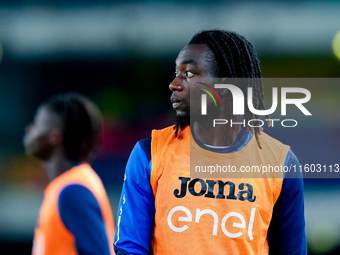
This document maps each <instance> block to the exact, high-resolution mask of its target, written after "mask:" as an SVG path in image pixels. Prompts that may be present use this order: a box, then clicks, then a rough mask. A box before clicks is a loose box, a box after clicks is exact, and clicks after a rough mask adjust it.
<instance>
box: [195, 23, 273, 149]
mask: <svg viewBox="0 0 340 255" xmlns="http://www.w3.org/2000/svg"><path fill="white" fill-rule="evenodd" d="M190 44H206V45H207V46H208V47H209V49H210V50H211V51H212V53H213V54H214V56H215V59H216V62H217V67H214V68H213V71H214V75H216V76H217V77H227V78H231V79H232V80H233V81H234V82H235V83H237V79H238V78H248V82H247V83H243V82H242V83H240V84H239V88H240V89H241V90H242V92H243V94H244V95H247V89H248V87H252V89H253V98H252V99H253V104H254V107H255V109H258V110H264V109H265V106H264V93H263V84H262V79H261V70H260V61H259V59H258V57H257V54H256V52H255V49H254V47H253V46H252V44H251V43H250V42H249V41H247V40H246V39H245V38H244V37H243V36H241V35H239V34H237V33H235V32H229V31H223V30H207V31H202V32H199V33H197V34H195V35H194V36H193V38H192V39H191V40H190V42H189V45H190ZM254 78H255V79H254ZM228 95H229V99H230V100H228V102H229V109H232V100H231V99H232V98H231V93H228ZM267 118H268V119H269V116H267ZM244 119H245V121H246V123H248V121H249V120H251V119H258V116H257V115H255V114H253V113H251V112H250V110H249V109H248V107H247V105H245V115H244ZM254 123H255V125H254V126H257V127H255V128H254V127H249V126H247V130H249V129H250V130H251V131H252V132H253V133H254V134H255V137H256V141H257V144H258V147H259V148H261V149H262V147H261V143H260V139H259V136H258V135H259V134H260V133H261V131H262V128H260V127H258V126H259V121H254ZM247 125H248V124H247ZM268 125H270V122H268Z"/></svg>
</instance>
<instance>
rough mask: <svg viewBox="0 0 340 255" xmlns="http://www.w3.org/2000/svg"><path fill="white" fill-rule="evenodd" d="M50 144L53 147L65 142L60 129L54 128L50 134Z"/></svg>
mask: <svg viewBox="0 0 340 255" xmlns="http://www.w3.org/2000/svg"><path fill="white" fill-rule="evenodd" d="M49 142H50V144H51V145H53V146H58V145H59V144H61V143H62V142H63V135H62V132H61V130H60V129H58V128H53V129H52V130H51V132H50V134H49Z"/></svg>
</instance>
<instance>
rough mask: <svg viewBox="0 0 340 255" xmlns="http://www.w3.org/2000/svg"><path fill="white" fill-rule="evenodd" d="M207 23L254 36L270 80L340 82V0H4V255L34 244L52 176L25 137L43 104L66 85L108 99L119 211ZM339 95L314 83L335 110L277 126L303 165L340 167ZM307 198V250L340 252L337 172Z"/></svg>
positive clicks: (0, 78) (0, 133) (106, 163)
mask: <svg viewBox="0 0 340 255" xmlns="http://www.w3.org/2000/svg"><path fill="white" fill-rule="evenodd" d="M209 28H222V29H229V30H234V31H236V32H239V33H240V34H243V35H245V37H246V38H247V39H249V40H250V41H251V42H252V43H253V44H254V46H255V48H256V49H257V51H258V54H259V57H260V60H261V67H262V72H263V77H266V78H267V77H278V78H288V77H295V78H298V77H311V78H340V34H338V35H337V36H336V34H337V33H338V32H339V31H340V1H335V0H333V1H330V0H328V1H327V0H326V1H307V0H289V1H269V0H268V1H256V2H254V1H222V0H212V1H208V0H206V1H203V0H201V1H190V0H186V1H180V0H173V1H171V0H165V1H142V0H141V1H129V2H127V1H108V0H98V1H90V0H74V1H66V0H52V1H42V0H12V1H3V0H0V248H1V254H29V253H30V250H31V241H32V238H33V230H34V227H35V223H36V218H37V215H38V210H39V207H40V204H41V201H42V198H43V190H44V187H45V185H46V183H47V179H46V176H45V174H44V171H43V169H42V167H41V165H40V163H39V162H37V161H36V160H33V159H31V158H28V157H26V156H25V155H24V151H23V147H22V136H23V134H24V128H25V125H27V124H28V123H29V122H30V121H32V119H33V115H34V111H35V109H36V107H37V106H38V105H39V103H41V102H42V101H43V100H44V99H46V98H48V97H50V96H51V95H53V94H56V93H62V92H67V91H78V92H81V93H85V94H87V95H89V96H91V97H93V98H94V99H95V101H96V102H97V103H98V105H99V106H100V108H101V110H102V111H103V113H104V117H105V127H104V133H103V143H102V148H101V151H100V153H99V155H98V158H97V160H96V161H95V162H94V168H95V170H96V171H97V172H98V173H99V175H100V176H101V177H102V179H103V182H104V184H105V187H106V188H107V191H108V193H109V197H110V201H111V204H112V208H113V211H114V213H116V211H117V204H118V199H119V195H120V189H121V185H122V180H123V173H124V167H125V164H126V161H127V157H128V155H129V153H130V151H131V149H132V148H133V146H134V144H135V143H136V141H138V140H139V139H143V138H146V137H149V136H150V132H151V130H152V129H153V128H162V127H165V126H167V125H169V124H171V123H172V122H173V118H174V112H173V110H172V108H171V105H170V101H169V96H170V92H169V90H168V84H169V83H170V82H171V80H172V78H173V74H172V73H173V71H174V60H175V58H176V56H177V54H178V52H179V50H180V49H181V48H182V47H183V46H184V45H185V44H187V43H188V41H189V40H190V38H191V36H192V35H193V34H194V33H196V32H197V31H199V30H202V29H209ZM335 38H338V39H335ZM336 56H338V57H336ZM339 85H340V84H339ZM316 95H317V98H318V99H319V100H316V101H313V98H314V96H316ZM339 96H340V92H339V89H338V88H337V87H334V89H330V88H329V87H328V89H325V88H324V87H322V84H321V85H320V86H319V87H315V88H313V92H312V100H311V101H310V103H309V106H310V107H311V109H313V110H315V111H318V110H319V112H320V111H321V110H320V109H326V111H323V112H322V114H321V113H320V114H319V115H318V116H319V119H317V118H316V119H313V121H306V122H302V123H301V127H300V128H298V129H295V130H294V131H292V130H290V131H289V132H288V131H287V130H285V129H275V130H270V131H269V133H271V134H272V135H273V136H274V137H276V138H278V139H280V140H281V141H283V142H285V143H288V144H290V145H291V147H292V148H293V150H294V152H295V154H296V155H297V156H298V158H299V159H300V161H301V163H313V162H314V163H322V164H329V163H340V160H339V155H340V153H339V152H340V149H339V142H340V135H339V128H340V118H339V108H338V106H340V103H339ZM319 104H325V105H326V106H325V107H326V108H323V107H324V106H321V105H319ZM337 160H338V162H336V161H337ZM339 177H340V176H339ZM305 203H306V221H307V227H306V229H307V238H308V247H309V253H310V254H340V249H339V246H340V217H339V213H338V212H339V211H340V181H339V179H306V180H305ZM292 234H293V233H292Z"/></svg>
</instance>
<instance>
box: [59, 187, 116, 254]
mask: <svg viewBox="0 0 340 255" xmlns="http://www.w3.org/2000/svg"><path fill="white" fill-rule="evenodd" d="M59 212H60V217H61V219H62V221H63V223H64V225H65V226H66V228H67V229H68V230H69V231H70V232H71V233H72V234H73V235H74V237H75V241H76V249H77V252H78V254H80V255H81V254H98V255H99V254H108V255H109V254H110V249H109V247H110V246H109V245H111V244H109V241H108V239H107V235H106V231H105V225H104V222H103V218H102V214H101V210H100V207H99V204H98V201H97V200H96V198H95V197H94V195H93V194H92V193H91V191H90V190H88V189H87V188H86V187H84V186H82V185H79V184H74V185H69V186H66V187H65V188H64V189H63V190H62V192H61V193H60V196H59Z"/></svg>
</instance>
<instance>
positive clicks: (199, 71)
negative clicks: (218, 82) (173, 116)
mask: <svg viewBox="0 0 340 255" xmlns="http://www.w3.org/2000/svg"><path fill="white" fill-rule="evenodd" d="M212 58H213V53H212V51H211V50H210V49H209V48H208V46H207V45H205V44H192V45H188V46H186V47H184V48H183V49H182V50H181V51H180V53H179V54H178V57H177V59H176V72H175V74H176V78H175V79H174V80H173V81H172V82H171V83H170V85H169V88H170V90H171V91H172V95H171V97H170V100H171V102H172V107H173V108H174V109H175V110H176V113H177V116H185V115H189V114H190V87H192V86H194V84H195V83H196V82H202V81H205V80H207V79H210V78H214V68H213V67H214V66H213V65H214V64H213V62H214V61H215V60H214V59H212Z"/></svg>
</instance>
